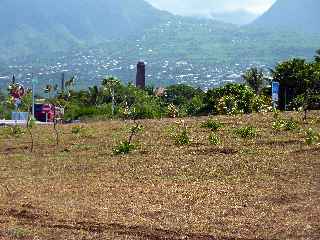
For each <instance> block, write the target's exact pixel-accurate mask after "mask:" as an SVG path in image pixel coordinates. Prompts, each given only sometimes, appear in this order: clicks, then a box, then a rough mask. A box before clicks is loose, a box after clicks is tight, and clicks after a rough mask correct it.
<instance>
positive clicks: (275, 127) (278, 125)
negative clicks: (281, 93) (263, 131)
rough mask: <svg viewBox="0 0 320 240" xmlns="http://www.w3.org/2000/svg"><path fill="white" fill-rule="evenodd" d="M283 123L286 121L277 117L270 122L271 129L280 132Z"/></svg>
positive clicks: (283, 125)
mask: <svg viewBox="0 0 320 240" xmlns="http://www.w3.org/2000/svg"><path fill="white" fill-rule="evenodd" d="M285 125H286V123H285V121H284V120H282V119H277V120H276V121H275V122H273V123H272V128H273V130H275V131H278V132H280V131H282V130H283V129H284V127H285Z"/></svg>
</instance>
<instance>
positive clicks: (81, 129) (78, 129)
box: [71, 125, 86, 135]
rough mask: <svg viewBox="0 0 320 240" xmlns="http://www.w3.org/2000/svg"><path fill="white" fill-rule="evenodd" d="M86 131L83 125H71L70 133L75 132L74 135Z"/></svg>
mask: <svg viewBox="0 0 320 240" xmlns="http://www.w3.org/2000/svg"><path fill="white" fill-rule="evenodd" d="M85 131H86V129H85V127H83V126H80V125H77V126H73V127H72V128H71V133H72V134H75V135H79V134H81V133H84V132H85Z"/></svg>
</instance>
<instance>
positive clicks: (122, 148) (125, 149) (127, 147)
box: [113, 141, 136, 155]
mask: <svg viewBox="0 0 320 240" xmlns="http://www.w3.org/2000/svg"><path fill="white" fill-rule="evenodd" d="M135 149H136V145H135V144H133V143H130V142H129V141H124V142H120V143H119V144H118V145H117V146H116V147H115V148H114V149H113V154H115V155H120V154H128V153H130V152H131V151H133V150H135Z"/></svg>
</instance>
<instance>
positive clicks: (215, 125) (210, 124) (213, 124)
mask: <svg viewBox="0 0 320 240" xmlns="http://www.w3.org/2000/svg"><path fill="white" fill-rule="evenodd" d="M201 127H202V128H208V129H210V130H211V131H213V132H216V131H218V130H220V129H221V128H223V124H222V123H221V122H218V121H217V120H214V119H212V118H209V119H208V120H207V121H206V122H204V123H202V124H201Z"/></svg>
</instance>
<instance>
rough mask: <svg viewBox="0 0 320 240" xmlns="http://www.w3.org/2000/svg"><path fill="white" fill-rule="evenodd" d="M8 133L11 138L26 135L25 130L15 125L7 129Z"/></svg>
mask: <svg viewBox="0 0 320 240" xmlns="http://www.w3.org/2000/svg"><path fill="white" fill-rule="evenodd" d="M6 133H7V134H8V135H9V136H11V137H20V136H21V135H23V134H24V133H25V130H24V129H23V128H22V127H21V126H20V125H14V126H11V127H9V128H7V131H6Z"/></svg>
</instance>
